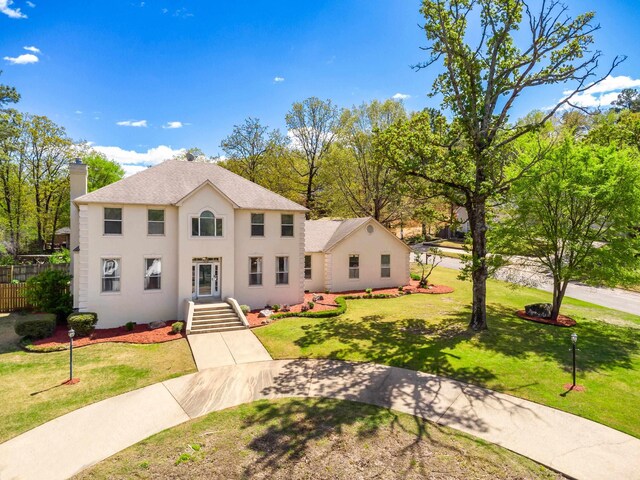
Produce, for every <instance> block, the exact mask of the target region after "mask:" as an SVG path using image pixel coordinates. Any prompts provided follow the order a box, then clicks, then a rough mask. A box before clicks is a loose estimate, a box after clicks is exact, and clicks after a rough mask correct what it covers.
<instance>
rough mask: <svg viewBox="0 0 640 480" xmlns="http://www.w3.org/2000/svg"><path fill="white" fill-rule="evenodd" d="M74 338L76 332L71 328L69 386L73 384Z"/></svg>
mask: <svg viewBox="0 0 640 480" xmlns="http://www.w3.org/2000/svg"><path fill="white" fill-rule="evenodd" d="M75 336H76V331H75V330H74V329H73V328H70V329H69V384H72V383H73V337H75Z"/></svg>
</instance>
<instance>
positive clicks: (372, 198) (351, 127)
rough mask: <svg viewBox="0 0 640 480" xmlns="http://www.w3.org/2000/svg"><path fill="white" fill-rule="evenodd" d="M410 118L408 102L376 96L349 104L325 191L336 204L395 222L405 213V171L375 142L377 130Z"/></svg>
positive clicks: (327, 172) (335, 206)
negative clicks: (396, 167)
mask: <svg viewBox="0 0 640 480" xmlns="http://www.w3.org/2000/svg"><path fill="white" fill-rule="evenodd" d="M404 118H406V112H405V109H404V106H403V104H402V102H398V101H394V100H386V101H385V102H380V101H378V100H374V101H372V102H370V103H363V104H362V105H360V106H358V107H353V108H351V109H345V110H343V112H342V115H341V119H340V121H341V126H340V130H339V136H338V140H337V142H336V146H335V148H334V149H333V150H332V151H331V152H330V154H329V155H327V160H326V164H325V170H324V175H323V182H322V184H323V196H324V197H330V201H331V203H332V208H331V210H332V211H333V212H337V211H338V212H339V211H340V210H342V212H341V213H342V214H343V215H349V216H352V215H355V216H359V217H362V216H371V217H373V218H375V219H376V220H377V221H379V222H382V223H384V224H389V223H390V222H392V221H395V220H398V219H399V215H398V214H399V204H400V201H401V200H402V190H401V188H400V183H401V182H400V176H399V175H398V174H397V172H396V171H395V170H394V169H393V168H392V166H391V164H390V163H389V162H388V161H386V158H385V156H384V151H383V150H382V149H375V148H374V136H375V135H376V134H377V132H379V131H382V130H384V129H386V128H388V127H389V126H390V125H391V124H392V123H393V122H395V121H398V120H400V119H404Z"/></svg>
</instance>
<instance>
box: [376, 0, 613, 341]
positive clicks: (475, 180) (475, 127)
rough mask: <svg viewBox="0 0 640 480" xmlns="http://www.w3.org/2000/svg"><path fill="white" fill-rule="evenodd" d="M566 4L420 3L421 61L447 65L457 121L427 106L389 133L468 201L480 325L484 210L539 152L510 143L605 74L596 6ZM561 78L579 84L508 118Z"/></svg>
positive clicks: (402, 162)
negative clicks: (520, 116)
mask: <svg viewBox="0 0 640 480" xmlns="http://www.w3.org/2000/svg"><path fill="white" fill-rule="evenodd" d="M566 10H567V9H566V7H564V6H563V5H562V4H560V3H559V2H557V1H550V2H541V3H536V4H535V5H534V4H532V3H531V2H526V1H524V0H491V1H490V0H424V1H423V3H422V8H421V13H422V14H423V16H424V19H425V22H424V27H423V28H424V32H425V34H426V38H427V41H428V42H429V45H428V46H427V47H426V51H427V52H428V53H429V57H428V59H427V60H426V61H425V62H423V63H420V64H419V65H417V66H416V68H417V69H423V68H428V67H431V66H433V65H435V64H439V65H441V67H442V68H441V69H440V70H439V71H438V72H439V73H438V75H437V77H436V79H435V81H434V84H433V91H432V94H433V95H439V96H441V97H442V107H443V110H445V111H446V112H447V113H450V117H451V118H452V121H451V122H447V121H446V119H445V118H442V117H441V116H439V115H436V114H433V113H428V112H427V113H422V114H420V115H417V116H415V117H413V118H412V119H411V120H410V121H409V122H405V123H404V124H403V125H402V126H400V127H399V128H397V129H396V131H395V132H394V134H397V135H400V136H402V137H404V140H403V141H395V145H394V141H393V139H390V138H389V137H387V138H388V139H389V140H392V142H391V145H392V147H394V148H396V149H397V151H396V155H395V160H394V163H395V164H396V166H397V167H398V168H399V169H400V170H401V171H403V172H406V173H407V174H412V175H418V176H420V177H422V178H424V179H426V180H428V181H431V182H433V183H436V184H438V185H440V186H442V188H443V189H446V190H448V193H449V195H450V197H457V199H458V200H460V201H459V202H458V204H459V205H463V206H464V207H465V208H466V209H467V212H468V214H469V226H470V230H471V240H472V252H471V253H472V257H471V260H472V264H471V268H470V270H471V278H472V280H473V304H472V312H471V321H470V324H469V326H470V327H471V328H472V329H475V330H482V329H485V328H487V313H486V281H487V278H488V276H489V267H490V265H489V261H488V257H487V217H488V215H489V214H490V212H489V211H488V210H489V209H490V208H491V204H492V203H493V202H495V201H498V200H499V199H500V197H501V196H502V195H503V194H504V193H506V192H507V191H508V190H509V188H510V186H511V184H512V183H513V182H515V181H516V180H517V179H518V178H520V176H521V175H523V174H524V173H526V172H527V171H528V170H529V169H530V168H531V167H532V166H533V164H535V162H536V161H537V160H538V159H539V158H540V155H539V156H537V157H534V158H533V159H532V160H531V163H530V164H529V165H520V164H519V162H518V161H517V156H518V152H517V147H516V146H515V145H514V143H515V142H516V140H517V139H518V138H520V137H521V136H522V135H525V134H527V133H528V132H531V131H535V130H538V129H540V128H541V127H542V126H543V125H544V124H545V122H546V121H547V120H548V119H550V118H551V117H552V116H554V115H555V113H556V112H557V111H558V110H559V109H561V108H562V107H563V106H565V105H570V104H571V101H572V99H573V98H574V97H575V95H577V94H579V93H581V92H584V91H586V90H588V88H590V87H591V86H593V85H595V84H597V83H599V82H600V81H602V79H603V78H604V77H606V75H608V72H606V74H605V75H604V76H603V77H601V78H597V77H594V76H595V70H596V68H597V67H598V60H599V59H600V56H601V53H600V52H599V51H595V52H594V51H593V50H592V48H591V47H592V44H593V33H594V32H595V31H596V30H597V29H598V28H599V27H598V26H596V25H593V24H592V21H593V18H594V14H593V13H591V12H590V13H585V14H583V15H578V16H577V17H575V18H571V17H570V16H568V15H567V12H566ZM475 29H478V31H479V34H478V35H476V32H475ZM618 63H619V60H618V59H616V60H615V61H614V65H613V66H615V65H617V64H618ZM612 68H613V67H612ZM565 83H573V84H575V85H576V86H575V87H574V88H573V89H572V90H570V91H569V92H568V94H567V95H566V96H565V97H564V98H563V99H562V100H560V101H559V102H558V103H557V104H556V105H555V106H553V107H552V108H550V109H549V110H548V111H546V112H545V113H544V114H542V115H539V116H537V117H533V118H530V119H528V120H529V121H526V122H518V123H515V124H514V123H511V121H510V115H511V113H512V111H513V109H514V106H515V105H516V104H517V100H518V99H519V98H521V97H522V96H523V95H525V94H526V93H527V92H531V91H533V90H535V88H536V87H539V86H544V85H558V84H560V85H564V84H565ZM418 139H419V141H420V143H419V142H418ZM425 142H426V143H425ZM516 167H517V168H516Z"/></svg>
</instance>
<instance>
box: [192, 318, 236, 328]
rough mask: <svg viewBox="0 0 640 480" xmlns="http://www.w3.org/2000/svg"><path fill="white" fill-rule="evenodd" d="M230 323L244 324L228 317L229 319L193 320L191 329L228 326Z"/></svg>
mask: <svg viewBox="0 0 640 480" xmlns="http://www.w3.org/2000/svg"><path fill="white" fill-rule="evenodd" d="M232 325H241V326H244V324H243V323H242V322H241V321H240V320H238V319H237V318H236V319H229V320H218V321H213V322H193V323H191V330H195V329H197V328H203V327H204V328H207V327H217V326H219V327H228V326H232Z"/></svg>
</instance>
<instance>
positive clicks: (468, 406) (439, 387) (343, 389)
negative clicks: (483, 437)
mask: <svg viewBox="0 0 640 480" xmlns="http://www.w3.org/2000/svg"><path fill="white" fill-rule="evenodd" d="M260 393H261V395H263V396H266V397H268V398H274V397H276V398H277V397H282V396H285V397H290V396H294V397H295V396H306V397H311V398H315V399H314V400H312V401H292V402H290V403H287V404H281V403H273V402H269V403H264V404H262V405H260V406H259V407H258V408H257V409H256V413H255V414H253V415H250V416H248V417H247V418H245V419H244V422H245V424H246V425H247V426H250V425H254V424H256V423H260V424H265V425H268V427H267V429H266V430H265V432H264V433H262V434H260V435H259V436H257V437H255V438H254V439H253V440H252V441H251V443H250V445H249V447H250V448H251V449H253V450H254V451H256V452H259V453H260V455H261V458H260V459H259V460H258V461H256V462H254V463H253V464H252V465H251V466H250V467H247V469H246V471H245V474H246V476H247V477H251V476H252V475H253V474H256V473H257V472H267V473H269V472H275V471H277V469H278V468H279V465H280V464H281V462H282V461H283V460H285V459H294V460H295V459H301V458H302V457H303V456H304V455H305V454H306V453H307V451H308V450H309V449H310V448H311V444H312V443H313V442H315V441H317V440H320V439H322V438H329V437H331V436H332V434H334V433H335V434H340V433H342V432H343V430H344V429H345V428H346V427H348V426H352V425H357V426H358V435H359V437H360V438H361V439H363V440H364V439H367V438H370V437H373V436H374V435H375V434H376V432H377V431H378V429H379V427H380V426H381V425H383V424H384V425H386V424H390V425H391V426H392V428H402V429H404V430H406V429H407V426H406V425H403V424H402V423H400V422H399V420H398V418H399V417H398V414H397V413H395V411H397V412H402V413H406V414H409V415H412V416H413V424H411V428H410V430H411V432H412V434H413V435H415V440H414V441H413V442H412V443H411V444H410V445H406V446H405V447H404V449H403V452H407V451H411V450H412V449H413V448H418V446H419V443H420V441H421V440H423V439H429V441H434V442H435V441H436V440H435V439H434V438H433V436H432V435H431V432H432V431H433V429H437V428H439V427H438V426H437V425H434V423H438V424H442V425H450V426H455V427H456V428H458V429H463V430H466V431H471V432H486V431H488V429H489V426H488V425H487V424H486V423H485V421H484V420H483V419H482V418H480V417H479V416H478V415H477V414H476V411H475V408H474V407H475V405H477V404H478V403H482V404H486V403H490V404H491V405H492V407H494V408H497V409H500V410H504V411H506V412H511V413H515V411H516V410H521V411H526V412H527V414H528V415H535V412H532V411H531V410H529V409H527V408H526V407H523V406H521V405H518V404H514V403H512V402H511V401H510V400H509V399H508V398H504V397H502V396H499V395H496V394H495V393H494V392H491V391H489V390H486V389H483V388H480V387H474V386H471V385H466V384H464V383H460V382H456V381H452V380H448V379H444V378H441V377H438V376H434V375H430V374H427V373H423V372H416V371H413V370H407V369H404V368H394V367H391V368H389V367H384V366H381V365H375V364H371V363H352V362H343V361H337V360H296V361H291V362H289V363H287V364H286V365H285V366H284V367H283V369H282V370H281V371H280V372H279V373H278V374H276V376H275V377H274V378H273V382H272V384H271V385H270V386H268V387H265V388H264V389H262V391H261V392H260ZM331 399H338V400H346V401H351V402H354V401H356V402H360V403H364V404H367V405H370V406H369V407H366V406H358V408H354V406H353V404H349V403H346V402H336V401H335V400H331ZM371 405H373V406H377V407H382V408H383V409H382V410H381V409H376V408H373V407H371ZM389 408H390V409H393V410H394V411H391V410H387V409H389ZM426 420H428V421H426ZM430 422H434V423H430ZM462 453H463V454H464V452H462ZM423 473H424V475H425V476H426V475H427V473H428V472H423ZM398 476H402V475H398Z"/></svg>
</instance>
